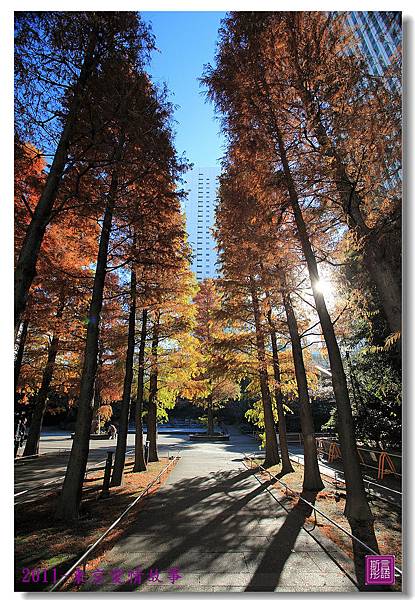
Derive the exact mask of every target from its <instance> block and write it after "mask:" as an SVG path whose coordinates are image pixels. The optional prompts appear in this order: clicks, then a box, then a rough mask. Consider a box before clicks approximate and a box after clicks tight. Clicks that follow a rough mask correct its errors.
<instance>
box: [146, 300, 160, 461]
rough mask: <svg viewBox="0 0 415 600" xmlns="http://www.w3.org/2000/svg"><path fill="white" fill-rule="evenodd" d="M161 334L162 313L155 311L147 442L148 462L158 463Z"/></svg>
mask: <svg viewBox="0 0 415 600" xmlns="http://www.w3.org/2000/svg"><path fill="white" fill-rule="evenodd" d="M159 334H160V311H159V310H156V311H154V314H153V318H152V336H151V353H150V389H149V394H148V412H147V441H148V442H150V445H149V449H148V462H158V459H159V458H158V453H157V392H158V356H157V354H158V347H159Z"/></svg>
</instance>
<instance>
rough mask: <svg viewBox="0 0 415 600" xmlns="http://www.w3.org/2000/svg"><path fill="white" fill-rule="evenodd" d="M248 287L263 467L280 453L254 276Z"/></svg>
mask: <svg viewBox="0 0 415 600" xmlns="http://www.w3.org/2000/svg"><path fill="white" fill-rule="evenodd" d="M250 288H251V297H252V305H253V309H254V318H255V331H256V342H257V343H256V346H257V356H258V375H259V382H260V387H261V398H262V406H263V410H264V424H265V460H264V464H263V466H264V467H265V468H267V467H271V466H272V465H277V464H279V463H280V455H279V452H278V441H277V434H276V432H275V422H274V415H273V413H272V403H271V394H270V391H269V385H268V371H267V361H266V355H265V337H264V331H263V328H262V323H261V312H260V308H259V302H258V295H257V290H256V285H255V281H254V278H253V277H252V276H250Z"/></svg>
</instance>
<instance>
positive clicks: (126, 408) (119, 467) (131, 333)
mask: <svg viewBox="0 0 415 600" xmlns="http://www.w3.org/2000/svg"><path fill="white" fill-rule="evenodd" d="M136 297H137V279H136V274H135V270H134V264H132V265H131V281H130V314H129V317H128V343H127V356H126V360H125V376H124V388H123V393H122V402H121V414H120V421H119V427H118V437H117V449H116V451H115V461H114V469H113V471H112V478H111V485H121V484H122V479H123V471H124V463H125V451H126V448H127V435H128V417H129V415H130V401H131V385H132V383H133V375H134V372H133V366H134V348H135V317H136Z"/></svg>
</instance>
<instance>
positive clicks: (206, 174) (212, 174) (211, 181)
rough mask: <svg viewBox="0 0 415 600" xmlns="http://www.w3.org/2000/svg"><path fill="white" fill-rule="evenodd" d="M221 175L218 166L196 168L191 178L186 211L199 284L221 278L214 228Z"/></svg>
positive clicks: (189, 176)
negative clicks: (207, 278) (218, 268)
mask: <svg viewBox="0 0 415 600" xmlns="http://www.w3.org/2000/svg"><path fill="white" fill-rule="evenodd" d="M219 174H220V170H219V169H218V168H216V167H195V168H194V169H192V171H190V173H189V174H188V175H187V182H188V187H189V188H190V192H189V195H188V197H187V199H186V200H185V202H184V211H185V213H186V226H187V233H188V235H189V242H190V245H191V247H192V251H193V259H192V270H193V272H194V273H195V274H196V278H197V280H198V281H202V279H205V278H206V277H216V276H217V269H216V260H217V253H216V251H215V240H214V239H213V236H212V232H211V229H212V227H213V226H214V222H215V207H216V203H217V190H218V184H219V182H218V176H219Z"/></svg>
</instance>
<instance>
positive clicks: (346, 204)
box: [203, 12, 401, 581]
mask: <svg viewBox="0 0 415 600" xmlns="http://www.w3.org/2000/svg"><path fill="white" fill-rule="evenodd" d="M352 40H353V37H352V33H351V32H350V28H348V27H347V26H346V24H345V20H344V15H342V14H335V13H329V14H326V13H318V12H301V13H296V12H278V13H275V12H273V13H267V12H261V13H253V12H252V13H243V12H238V13H236V12H235V13H230V14H229V16H228V17H227V18H226V19H225V20H224V22H223V24H222V27H221V30H220V40H219V44H218V50H217V55H216V64H215V65H214V66H208V67H206V70H205V74H204V77H203V83H204V84H205V86H206V87H207V89H208V96H209V98H210V99H211V100H212V101H213V102H214V103H215V105H216V108H217V111H218V113H219V115H220V118H221V122H222V128H223V131H224V133H225V135H226V139H227V140H228V148H227V153H226V156H225V157H224V159H223V174H222V176H221V186H220V203H219V207H218V210H217V239H218V246H219V250H220V260H221V268H222V278H221V280H220V283H219V285H220V286H222V288H223V290H224V299H225V305H226V304H228V305H229V306H230V307H231V313H232V315H233V316H234V317H235V318H236V319H237V321H236V323H237V326H239V324H240V323H243V322H245V323H246V322H247V321H249V320H250V321H251V324H252V323H253V328H254V331H255V336H256V339H255V348H256V353H257V365H258V377H259V381H260V393H261V398H262V412H263V418H264V425H265V448H266V461H265V462H266V464H275V463H276V462H278V449H277V445H276V439H275V429H274V427H273V411H272V401H271V394H270V385H269V369H268V367H267V358H266V346H267V344H266V343H265V336H266V335H269V336H271V337H270V341H269V344H270V345H271V348H272V364H273V366H274V376H275V382H276V390H277V393H276V394H275V401H276V407H277V410H278V425H279V431H280V440H281V451H282V455H283V471H284V470H285V471H286V470H289V469H290V465H289V457H288V454H287V451H286V441H285V436H284V429H285V427H284V406H283V402H282V399H281V396H280V393H278V390H279V389H280V382H279V373H280V369H279V353H278V339H279V338H280V339H281V338H282V336H283V335H286V334H287V332H288V335H289V338H290V346H291V350H292V359H293V363H294V369H295V379H296V385H297V388H298V396H299V401H300V407H301V409H300V415H301V428H302V432H303V435H304V454H305V472H304V489H305V490H318V489H321V488H322V482H321V478H320V474H319V469H318V464H317V456H316V449H315V443H314V428H313V422H312V418H311V410H310V401H309V388H310V384H309V382H308V380H307V370H306V368H305V365H304V353H303V348H302V341H301V337H302V336H303V335H304V333H306V331H307V329H308V330H310V329H311V330H313V328H314V331H315V328H316V327H317V326H313V325H311V327H309V324H307V323H304V322H302V321H303V315H302V314H301V311H302V308H303V307H304V298H305V292H306V290H305V288H307V287H308V288H309V290H310V288H311V298H310V300H309V301H307V304H308V305H311V307H312V309H313V311H315V313H316V314H317V316H318V328H319V331H320V332H321V334H322V337H323V339H324V342H325V348H326V350H327V355H328V360H329V364H330V371H331V376H332V385H333V392H334V397H335V401H336V429H337V432H338V435H339V440H340V446H341V452H342V458H343V465H344V472H345V479H346V486H347V499H346V507H345V514H346V516H347V519H348V521H349V524H350V527H351V530H352V533H353V534H354V535H355V536H356V537H357V538H359V539H361V540H363V541H364V542H365V543H366V544H367V545H369V546H370V547H371V548H373V549H374V550H375V551H377V550H378V546H377V540H376V536H375V533H374V528H373V515H372V513H371V510H370V507H369V504H368V501H367V498H366V494H365V490H364V484H363V480H362V474H361V469H360V465H359V458H358V454H357V450H356V437H355V430H354V424H353V413H352V406H351V399H350V396H349V389H348V385H347V379H346V374H345V369H344V365H343V360H342V355H341V352H340V345H339V339H338V336H339V333H338V331H339V330H340V331H341V327H342V324H343V326H344V325H345V321H346V318H345V316H344V315H342V314H338V315H337V316H335V318H332V316H331V315H330V313H329V310H328V308H327V301H326V298H325V293H324V286H323V285H322V279H321V263H325V264H326V265H327V264H328V265H331V266H332V267H340V266H342V267H343V274H344V271H345V270H346V269H347V268H348V269H349V270H351V271H354V272H355V273H356V272H358V271H359V270H360V271H363V276H361V277H356V279H355V280H354V282H353V278H349V283H351V284H352V285H351V286H350V285H349V295H350V296H352V294H354V295H355V296H356V297H357V299H356V298H354V299H353V300H352V301H351V302H350V305H349V309H350V308H351V309H352V310H354V311H355V314H357V313H358V310H359V308H360V309H361V308H362V305H364V302H362V300H361V296H362V295H364V294H365V293H366V292H369V293H368V296H370V297H371V298H372V301H373V303H374V304H376V312H377V314H379V315H380V318H381V320H382V322H383V329H384V336H383V339H382V340H381V341H380V349H381V350H385V349H387V348H389V347H390V346H391V345H393V344H395V349H394V352H395V356H394V357H393V360H394V361H395V366H396V365H397V364H399V342H398V341H397V340H399V336H400V328H401V281H400V268H399V265H400V242H399V240H400V215H401V201H400V178H399V166H400V118H399V116H400V94H399V85H398V86H397V85H396V81H395V85H392V84H393V83H394V82H393V79H395V78H398V79H399V70H398V69H399V65H397V68H396V65H394V64H392V65H391V67H390V70H389V72H386V73H385V75H384V76H383V77H375V76H372V75H371V73H370V72H369V71H368V69H367V67H366V63H365V61H364V60H363V58H362V57H361V56H359V54H358V52H357V51H354V50H356V49H355V48H354V46H353V41H352ZM396 90H397V91H396ZM241 256H243V257H244V258H243V260H241ZM319 265H320V266H319ZM356 280H358V281H359V283H358V284H357V285H356ZM353 283H354V284H355V287H354V289H353ZM362 283H363V284H364V287H363V286H362ZM362 287H363V289H362ZM359 296H360V298H359ZM299 298H301V299H302V302H298V299H299ZM372 306H373V305H372ZM366 309H368V306H367V305H366ZM315 313H314V314H315ZM361 314H362V312H361V313H360V315H361ZM238 320H239V323H238ZM349 320H350V319H349ZM251 326H252V325H251ZM336 329H337V331H336ZM367 341H368V340H366V342H367ZM363 342H364V341H363ZM284 455H285V458H284ZM354 550H355V554H356V565H357V571H358V576H359V578H360V580H361V581H363V571H364V565H363V563H364V561H363V554H364V553H363V552H362V549H361V547H359V546H358V545H356V544H355V546H354Z"/></svg>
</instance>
